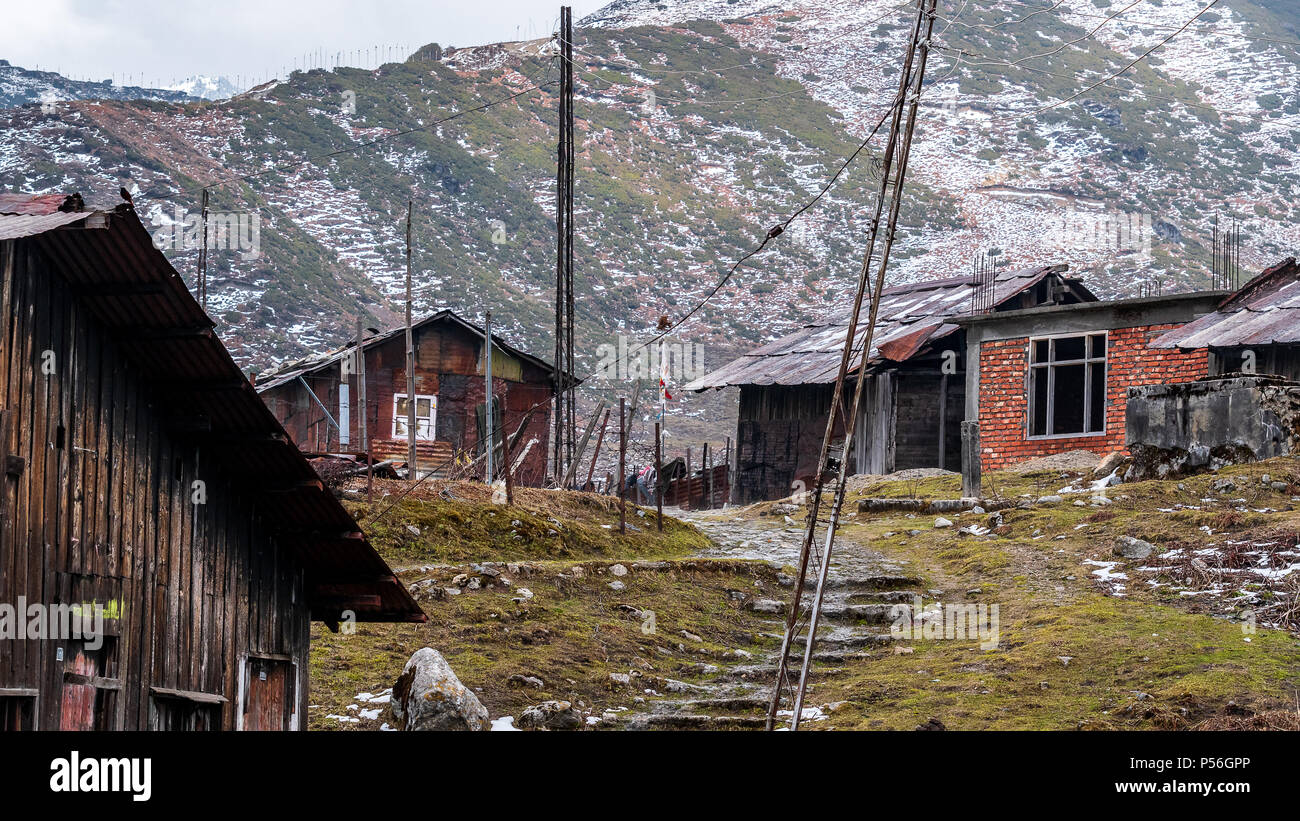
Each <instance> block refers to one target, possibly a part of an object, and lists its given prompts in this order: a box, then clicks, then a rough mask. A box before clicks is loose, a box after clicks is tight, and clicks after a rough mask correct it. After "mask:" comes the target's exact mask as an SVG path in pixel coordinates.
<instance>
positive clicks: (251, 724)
mask: <svg viewBox="0 0 1300 821" xmlns="http://www.w3.org/2000/svg"><path fill="white" fill-rule="evenodd" d="M246 669H247V675H248V683H247V685H246V687H245V690H244V722H243V727H244V729H245V730H288V729H290V728H291V722H292V719H293V699H294V692H293V664H292V663H290V662H288V661H284V660H281V659H268V658H257V657H252V656H250V657H249V659H248V661H247V663H246Z"/></svg>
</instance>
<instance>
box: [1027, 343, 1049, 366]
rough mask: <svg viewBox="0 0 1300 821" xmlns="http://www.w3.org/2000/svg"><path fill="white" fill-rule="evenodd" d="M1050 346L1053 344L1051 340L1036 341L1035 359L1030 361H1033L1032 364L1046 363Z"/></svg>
mask: <svg viewBox="0 0 1300 821" xmlns="http://www.w3.org/2000/svg"><path fill="white" fill-rule="evenodd" d="M1050 344H1051V342H1050V340H1047V339H1038V340H1035V341H1034V355H1033V359H1031V360H1030V361H1031V362H1046V361H1047V351H1048V346H1049V345H1050Z"/></svg>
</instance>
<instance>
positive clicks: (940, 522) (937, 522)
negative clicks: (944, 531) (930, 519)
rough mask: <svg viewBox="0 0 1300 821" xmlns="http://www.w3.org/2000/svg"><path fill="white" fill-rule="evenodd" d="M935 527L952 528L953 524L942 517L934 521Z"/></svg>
mask: <svg viewBox="0 0 1300 821" xmlns="http://www.w3.org/2000/svg"><path fill="white" fill-rule="evenodd" d="M934 526H935V527H952V522H951V521H949V520H948V519H945V518H943V517H942V516H940V517H939V518H937V519H935V520H934Z"/></svg>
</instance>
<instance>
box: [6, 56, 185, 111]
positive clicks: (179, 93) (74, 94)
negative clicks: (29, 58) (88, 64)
mask: <svg viewBox="0 0 1300 821" xmlns="http://www.w3.org/2000/svg"><path fill="white" fill-rule="evenodd" d="M192 99H194V97H193V96H192V95H190V94H187V93H185V92H184V91H183V90H174V89H163V88H140V87H137V86H117V85H113V83H112V82H111V81H110V80H105V81H103V82H101V83H92V82H86V81H83V80H70V79H68V78H67V77H64V76H63V75H62V74H57V73H55V72H53V71H33V70H30V69H25V68H22V67H20V66H14V65H10V64H9V61H8V60H0V108H17V107H18V106H21V105H29V104H33V103H35V104H37V105H42V104H43V105H45V106H46V109H47V111H48V110H49V108H50V107H51V106H52V105H54V104H56V103H60V102H64V101H67V100H166V101H169V102H173V103H183V102H186V101H188V100H192Z"/></svg>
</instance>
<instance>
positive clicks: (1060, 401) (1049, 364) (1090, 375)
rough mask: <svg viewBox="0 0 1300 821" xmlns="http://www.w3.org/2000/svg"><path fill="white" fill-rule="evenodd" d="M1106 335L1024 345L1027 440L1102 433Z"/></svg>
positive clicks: (1066, 338) (1104, 424)
mask: <svg viewBox="0 0 1300 821" xmlns="http://www.w3.org/2000/svg"><path fill="white" fill-rule="evenodd" d="M1106 346H1107V337H1106V334H1105V333H1098V334H1088V335H1086V336H1056V337H1048V338H1045V339H1030V340H1029V435H1030V436H1079V435H1090V434H1098V433H1105V432H1106Z"/></svg>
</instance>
